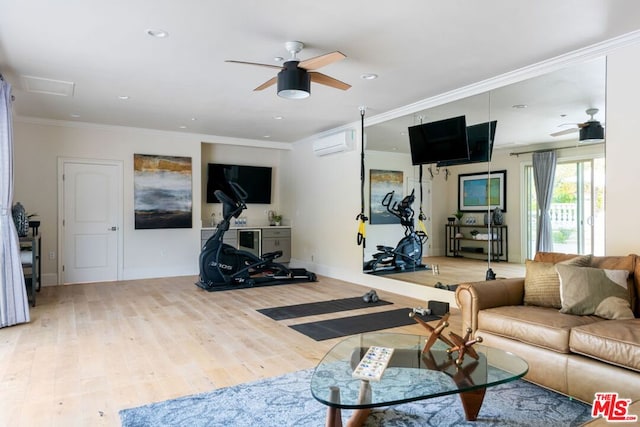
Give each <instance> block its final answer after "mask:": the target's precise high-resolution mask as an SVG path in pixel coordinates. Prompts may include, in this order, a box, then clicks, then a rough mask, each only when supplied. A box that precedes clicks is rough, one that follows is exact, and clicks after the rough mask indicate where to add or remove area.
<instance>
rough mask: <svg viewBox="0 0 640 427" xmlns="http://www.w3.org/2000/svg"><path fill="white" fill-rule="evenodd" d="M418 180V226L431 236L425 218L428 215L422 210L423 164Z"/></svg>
mask: <svg viewBox="0 0 640 427" xmlns="http://www.w3.org/2000/svg"><path fill="white" fill-rule="evenodd" d="M418 180H419V182H420V214H419V215H418V228H419V229H420V231H422V232H423V233H424V235H425V236H427V238H428V237H429V233H427V227H426V226H425V225H424V220H425V219H427V216H426V215H425V214H424V212H423V211H422V165H420V172H419V176H418Z"/></svg>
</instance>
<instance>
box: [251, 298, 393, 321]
mask: <svg viewBox="0 0 640 427" xmlns="http://www.w3.org/2000/svg"><path fill="white" fill-rule="evenodd" d="M388 304H393V303H392V302H389V301H383V300H378V301H376V302H364V300H363V298H362V296H359V297H352V298H341V299H333V300H329V301H318V302H310V303H306V304H296V305H284V306H280V307H271V308H262V309H260V310H258V312H259V313H262V314H264V315H265V316H268V317H270V318H272V319H273V320H286V319H295V318H296V317H305V316H317V315H319V314H327V313H337V312H340V311H348V310H357V309H360V308H369V307H374V306H380V305H388Z"/></svg>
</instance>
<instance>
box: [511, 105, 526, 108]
mask: <svg viewBox="0 0 640 427" xmlns="http://www.w3.org/2000/svg"><path fill="white" fill-rule="evenodd" d="M527 107H528V105H527V104H515V105H512V106H511V108H518V109H522V108H527Z"/></svg>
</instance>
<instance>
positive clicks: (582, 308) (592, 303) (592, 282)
mask: <svg viewBox="0 0 640 427" xmlns="http://www.w3.org/2000/svg"><path fill="white" fill-rule="evenodd" d="M556 270H557V271H558V275H559V276H560V298H561V302H562V307H561V308H560V312H561V313H567V314H577V315H580V316H586V315H590V314H595V315H597V316H600V317H604V318H606V319H620V318H628V317H629V315H630V317H633V312H632V311H631V307H630V305H629V292H628V291H627V276H628V275H629V272H628V271H626V270H603V269H599V268H591V267H574V266H570V265H560V264H557V265H556ZM612 297H613V299H612ZM620 300H621V301H622V303H623V304H622V306H621V305H620V302H621V301H620ZM624 303H626V304H624Z"/></svg>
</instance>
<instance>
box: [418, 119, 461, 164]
mask: <svg viewBox="0 0 640 427" xmlns="http://www.w3.org/2000/svg"><path fill="white" fill-rule="evenodd" d="M409 146H410V148H411V162H412V163H413V164H414V165H423V164H429V163H438V162H440V161H444V160H457V159H466V160H468V159H469V146H468V145H467V123H466V118H465V116H459V117H452V118H450V119H444V120H438V121H435V122H430V123H424V124H421V125H417V126H411V127H409Z"/></svg>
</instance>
